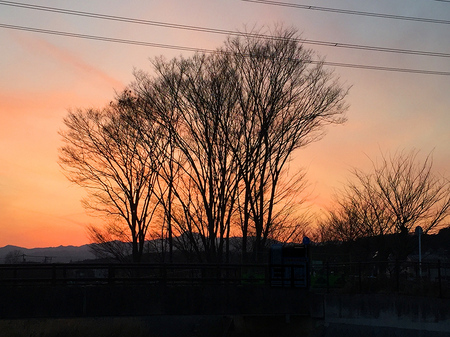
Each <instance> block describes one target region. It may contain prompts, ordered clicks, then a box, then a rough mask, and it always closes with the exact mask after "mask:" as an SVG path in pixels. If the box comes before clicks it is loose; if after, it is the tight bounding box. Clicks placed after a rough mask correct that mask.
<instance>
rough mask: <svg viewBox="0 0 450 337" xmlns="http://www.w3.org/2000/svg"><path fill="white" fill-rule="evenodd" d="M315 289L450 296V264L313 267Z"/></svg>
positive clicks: (375, 264) (390, 262) (332, 264)
mask: <svg viewBox="0 0 450 337" xmlns="http://www.w3.org/2000/svg"><path fill="white" fill-rule="evenodd" d="M310 277H311V288H312V289H313V290H314V289H315V290H321V291H326V292H350V293H375V292H384V293H390V292H395V293H404V294H411V295H425V296H428V295H431V296H439V297H450V263H441V262H440V261H437V262H422V263H419V262H411V261H382V262H353V263H331V262H321V263H316V264H315V263H313V264H312V265H311V273H310Z"/></svg>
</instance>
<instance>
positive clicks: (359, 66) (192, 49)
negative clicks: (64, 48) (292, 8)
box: [0, 23, 450, 76]
mask: <svg viewBox="0 0 450 337" xmlns="http://www.w3.org/2000/svg"><path fill="white" fill-rule="evenodd" d="M0 28H6V29H13V30H21V31H27V32H33V33H41V34H49V35H57V36H64V37H72V38H80V39H88V40H95V41H103V42H114V43H121V44H129V45H137V46H144V47H155V48H165V49H173V50H181V51H190V52H202V53H217V52H220V51H218V50H212V49H203V48H195V47H185V46H177V45H172V44H161V43H153V42H144V41H136V40H128V39H118V38H112V37H105V36H96V35H85V34H77V33H70V32H63V31H55V30H48V29H40V28H33V27H25V26H15V25H8V24H1V23H0ZM309 63H311V64H319V63H322V64H324V65H326V66H333V67H345V68H355V69H366V70H380V71H390V72H402V73H412V74H426V75H441V76H450V72H447V71H435V70H423V69H408V68H397V67H382V66H374V65H363V64H352V63H339V62H328V61H325V62H321V61H309Z"/></svg>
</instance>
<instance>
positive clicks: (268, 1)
mask: <svg viewBox="0 0 450 337" xmlns="http://www.w3.org/2000/svg"><path fill="white" fill-rule="evenodd" d="M241 1H244V2H253V3H259V4H264V5H273V6H281V7H290V8H298V9H308V10H314V11H321V12H332V13H339V14H350V15H361V16H370V17H376V18H383V19H394V20H406V21H417V22H427V23H436V24H444V25H448V24H450V20H440V19H431V18H421V17H414V16H403V15H394V14H383V13H374V12H364V11H354V10H351V9H340V8H330V7H320V6H311V5H300V4H294V3H291V2H281V1H271V0H241ZM445 2H447V1H445Z"/></svg>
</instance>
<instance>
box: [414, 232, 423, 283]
mask: <svg viewBox="0 0 450 337" xmlns="http://www.w3.org/2000/svg"><path fill="white" fill-rule="evenodd" d="M415 233H416V234H417V236H418V237H419V276H420V278H421V279H422V233H423V230H422V227H420V226H417V227H416V230H415Z"/></svg>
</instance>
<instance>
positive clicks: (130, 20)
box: [0, 0, 450, 57]
mask: <svg viewBox="0 0 450 337" xmlns="http://www.w3.org/2000/svg"><path fill="white" fill-rule="evenodd" d="M0 5H7V6H13V7H20V8H27V9H32V10H40V11H45V12H52V13H60V14H67V15H76V16H82V17H88V18H95V19H103V20H110V21H118V22H126V23H133V24H141V25H150V26H157V27H164V28H172V29H182V30H190V31H197V32H204V33H213V34H221V35H228V36H229V35H232V36H242V35H253V36H258V37H259V36H261V37H265V38H273V39H276V38H279V37H276V36H270V35H260V34H251V33H250V34H247V33H245V34H244V33H241V32H237V31H231V30H225V29H216V28H207V27H200V26H191V25H180V24H174V23H168V22H161V21H151V20H142V19H135V18H129V17H124V16H115V15H106V14H99V13H92V12H84V11H75V10H69V9H63V8H56V7H48V6H39V5H33V4H26V3H18V2H15V1H4V0H0ZM297 41H298V42H301V43H304V44H311V45H319V46H326V47H337V48H346V49H357V50H367V51H376V52H385V53H397V54H408V55H418V56H433V57H450V53H441V52H433V51H423V50H412V49H398V48H386V47H377V46H368V45H361V44H350V43H341V42H331V41H320V40H309V39H297Z"/></svg>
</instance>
